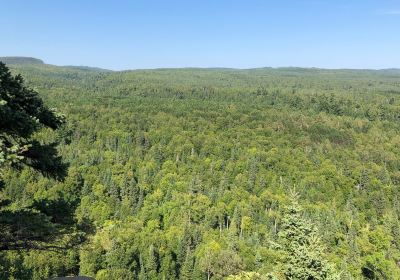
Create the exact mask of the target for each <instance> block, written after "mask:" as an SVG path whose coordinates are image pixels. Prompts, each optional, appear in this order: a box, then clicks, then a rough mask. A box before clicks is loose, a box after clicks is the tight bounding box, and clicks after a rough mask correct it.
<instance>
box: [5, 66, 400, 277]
mask: <svg viewBox="0 0 400 280" xmlns="http://www.w3.org/2000/svg"><path fill="white" fill-rule="evenodd" d="M10 67H11V69H12V72H13V73H21V74H22V75H23V77H24V78H25V80H26V82H27V84H28V85H29V86H31V87H33V88H35V89H36V90H37V91H38V92H39V93H40V95H41V96H42V97H43V99H44V100H45V102H46V103H47V104H49V105H50V106H51V107H57V108H58V109H59V111H61V112H62V113H63V114H65V115H66V118H67V126H66V127H65V128H64V129H63V130H62V131H61V132H59V133H58V134H57V133H53V132H51V131H48V130H43V131H41V132H40V133H38V135H37V138H38V139H40V140H41V141H53V140H58V141H59V142H60V148H59V150H60V153H61V155H62V157H63V159H64V160H65V161H66V162H68V163H69V173H68V176H67V178H66V179H65V180H64V182H54V181H52V180H50V179H48V178H45V177H42V176H39V175H38V174H36V173H34V172H33V171H31V170H29V169H24V170H22V171H21V173H18V174H17V173H14V172H13V171H6V174H5V181H4V186H5V187H4V190H3V193H4V194H2V195H4V196H5V197H7V198H8V199H9V200H10V201H13V205H12V206H10V207H14V208H12V209H18V208H21V207H25V208H26V209H30V210H31V209H36V210H37V209H39V210H37V211H42V212H43V215H47V216H48V219H49V220H50V221H60V220H63V219H67V217H66V215H67V214H69V215H70V216H69V218H71V219H70V220H69V221H70V223H73V224H74V226H75V227H76V228H77V229H79V231H82V232H84V233H85V242H84V243H83V245H82V246H80V247H74V248H71V249H68V250H67V251H63V252H57V251H50V252H47V251H46V252H44V251H40V252H36V251H30V252H26V253H25V252H1V253H0V267H1V269H0V279H8V278H9V277H11V276H13V277H14V279H47V278H49V277H52V276H65V275H68V274H78V273H80V274H82V275H88V276H93V277H96V279H207V278H210V279H224V278H225V277H227V276H228V275H236V274H239V273H240V272H241V271H247V272H257V273H259V274H260V275H267V274H268V273H272V274H273V275H275V276H277V277H278V279H290V278H284V275H288V274H287V273H288V272H287V271H288V266H287V264H288V263H287V262H288V260H290V258H289V256H288V252H289V251H290V250H289V249H287V247H285V246H286V245H287V242H286V241H287V240H286V239H285V237H286V238H289V237H288V236H287V235H285V230H287V220H288V219H287V218H285V217H286V216H285V215H286V214H287V210H285V209H288V206H289V205H290V199H289V196H290V195H289V194H290V193H291V192H293V189H295V190H296V192H297V193H298V194H299V204H300V206H301V208H302V209H303V212H301V213H302V214H301V215H300V216H301V217H300V216H296V218H298V219H300V218H301V219H304V220H305V221H306V222H305V223H306V224H302V223H299V224H301V225H302V226H304V227H303V228H302V229H305V230H306V232H308V233H309V232H314V231H312V230H311V228H314V226H315V227H316V228H317V229H319V230H318V231H316V232H317V233H318V236H319V238H318V237H316V236H315V239H313V240H314V241H315V244H319V245H318V246H314V247H313V246H311V245H312V244H311V245H310V243H312V242H309V243H307V244H309V245H310V248H308V249H307V250H310V251H307V255H306V256H304V258H303V260H304V259H307V258H314V257H315V256H318V257H319V256H320V251H323V248H325V250H324V251H325V252H324V254H323V258H324V260H323V261H321V262H318V264H321V263H322V264H325V263H326V262H329V263H331V264H333V265H334V267H335V269H336V270H337V271H338V272H341V274H340V275H341V276H340V277H341V278H340V279H400V268H399V263H400V222H399V220H400V203H399V199H400V189H399V186H400V171H399V170H400V157H399V155H400V122H399V120H400V71H399V70H395V69H388V70H379V71H376V70H325V69H300V68H277V69H273V68H262V69H249V70H235V69H192V68H190V69H189V68H188V69H158V70H135V71H122V72H107V71H102V70H96V69H93V70H91V71H87V70H86V69H80V68H71V67H57V66H51V65H39V64H30V65H10ZM56 202H57V203H56ZM38 205H39V206H41V207H42V206H43V205H57V206H58V207H53V208H51V209H53V210H54V211H55V213H52V212H51V211H49V210H46V211H44V210H43V208H40V207H39V206H38ZM35 207H36V208H35ZM41 209H42V210H41ZM46 209H47V208H46ZM289 209H292V208H289ZM296 209H297V208H296ZM36 210H35V211H36ZM27 211H28V210H27ZM32 211H33V210H32ZM285 213H286V214H285ZM312 236H313V238H314V235H312ZM285 240H286V241H285ZM317 241H318V242H317ZM285 242H286V243H285ZM285 244H286V245H285ZM303 249H304V248H303ZM296 252H297V251H296ZM297 253H298V252H297ZM315 258H317V257H315ZM318 260H319V259H318ZM309 269H311V268H309ZM272 274H271V275H272ZM10 275H11V276H10ZM271 277H272V276H271ZM321 277H322V276H321ZM231 279H233V278H231ZM238 279H239V278H238ZM270 279H273V278H270ZM292 279H296V278H292ZM315 279H328V278H323V277H322V278H315ZM331 279H334V278H331ZM335 279H336V278H335Z"/></svg>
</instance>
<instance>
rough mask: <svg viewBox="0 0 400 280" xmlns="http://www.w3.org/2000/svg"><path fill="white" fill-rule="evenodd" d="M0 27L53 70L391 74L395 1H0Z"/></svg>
mask: <svg viewBox="0 0 400 280" xmlns="http://www.w3.org/2000/svg"><path fill="white" fill-rule="evenodd" d="M0 26H1V33H0V56H32V57H36V58H41V59H43V60H44V61H45V62H47V63H50V64H56V65H88V66H98V67H103V68H109V69H116V70H119V69H138V68H159V67H235V68H253V67H265V66H271V67H278V66H302V67H323V68H400V1H399V0H374V1H372V0H275V1H269V0H264V1H262V0H241V1H236V0H181V1H178V0H158V1H157V0H130V1H128V0H108V1H106V0H25V1H23V0H0Z"/></svg>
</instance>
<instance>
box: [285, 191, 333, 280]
mask: <svg viewBox="0 0 400 280" xmlns="http://www.w3.org/2000/svg"><path fill="white" fill-rule="evenodd" d="M279 239H280V244H281V246H282V248H281V249H282V250H283V252H284V256H285V263H284V265H283V275H284V277H285V279H288V280H289V279H290V280H336V279H339V274H338V273H337V272H336V271H335V268H334V267H333V265H332V264H330V263H329V262H328V261H327V260H326V259H325V255H324V246H323V244H322V242H321V239H320V237H319V235H318V233H317V230H316V228H315V226H314V225H313V224H312V223H311V222H310V221H308V220H306V219H305V218H303V217H302V208H301V206H300V205H299V203H298V199H297V195H296V194H292V195H291V204H290V205H289V206H288V207H287V209H286V213H285V215H284V217H283V220H282V228H281V231H280V232H279Z"/></svg>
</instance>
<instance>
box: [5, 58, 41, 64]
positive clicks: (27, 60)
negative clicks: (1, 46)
mask: <svg viewBox="0 0 400 280" xmlns="http://www.w3.org/2000/svg"><path fill="white" fill-rule="evenodd" d="M0 61H1V62H3V63H5V64H44V62H43V60H40V59H37V58H33V57H24V56H4V57H0Z"/></svg>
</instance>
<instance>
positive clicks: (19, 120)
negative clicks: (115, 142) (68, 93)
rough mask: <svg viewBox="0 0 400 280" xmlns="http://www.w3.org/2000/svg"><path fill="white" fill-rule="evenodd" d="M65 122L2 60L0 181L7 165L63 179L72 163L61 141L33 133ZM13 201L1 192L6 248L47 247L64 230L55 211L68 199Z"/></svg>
mask: <svg viewBox="0 0 400 280" xmlns="http://www.w3.org/2000/svg"><path fill="white" fill-rule="evenodd" d="M63 123H64V117H63V116H62V115H60V114H58V113H57V112H56V111H55V110H53V109H49V108H48V107H47V106H45V104H44V103H43V101H42V99H41V98H40V97H39V96H38V93H37V92H35V91H34V90H32V89H29V88H27V87H26V86H25V85H24V81H23V78H22V77H21V76H20V75H17V76H13V75H12V74H11V72H10V71H9V69H8V68H7V66H6V65H5V64H3V63H1V62H0V186H3V187H4V182H3V175H4V172H5V171H6V170H9V169H16V170H21V169H22V168H24V166H27V167H30V168H33V169H34V170H37V171H39V172H40V173H42V174H43V175H44V176H47V177H52V178H55V179H58V180H62V179H63V178H64V177H65V176H66V171H67V165H66V164H64V163H63V162H62V159H61V157H60V156H59V155H58V152H57V143H41V142H39V141H38V140H36V139H35V138H34V137H33V136H34V134H35V133H36V132H38V131H40V130H41V129H44V128H49V129H53V130H55V129H57V128H59V127H60V126H61V125H62V124H63ZM0 191H1V190H0ZM12 204H13V201H11V200H10V199H8V198H7V197H5V196H4V195H3V194H2V195H1V196H0V207H1V208H0V232H1V234H0V250H10V249H21V248H22V249H29V248H41V247H42V245H43V244H42V243H48V242H50V241H52V240H54V238H55V236H56V235H57V234H56V233H60V231H62V229H61V227H60V225H59V224H58V223H57V222H56V221H54V220H56V219H53V217H52V215H51V213H50V212H51V209H56V210H60V209H61V206H65V205H64V202H63V201H52V202H49V201H46V202H43V201H33V202H32V205H31V206H30V207H25V208H18V207H17V206H18V205H12ZM56 204H57V205H56ZM48 206H50V207H48ZM50 247H53V246H52V245H51V246H50Z"/></svg>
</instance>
